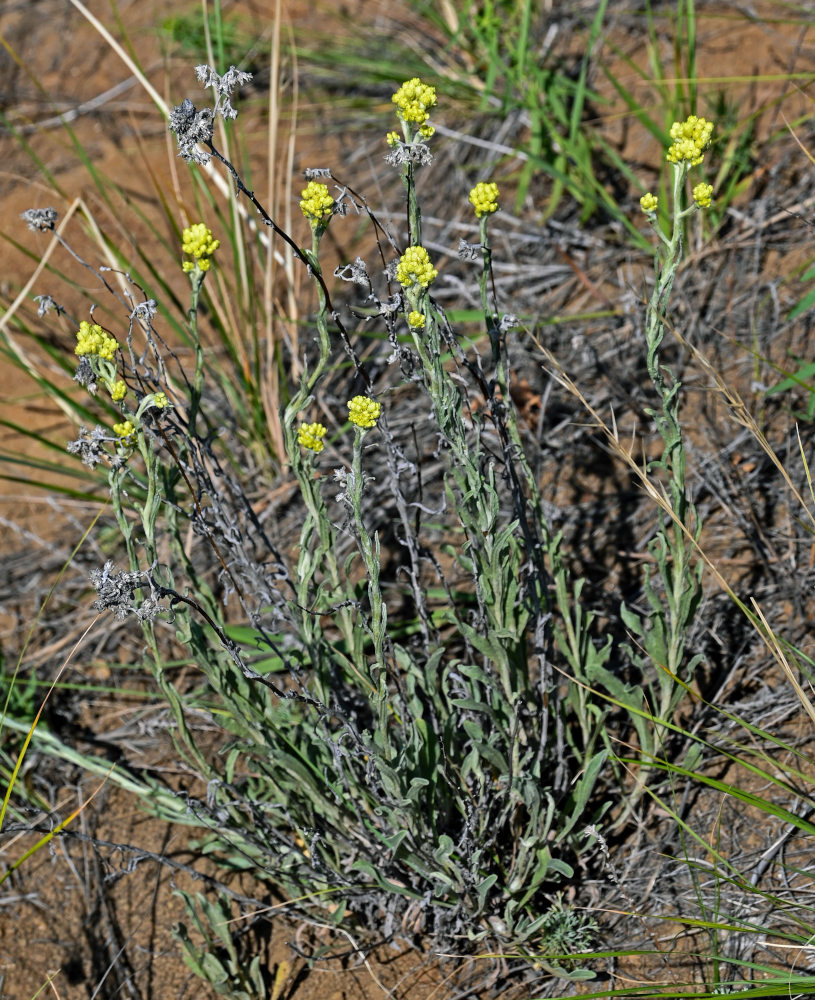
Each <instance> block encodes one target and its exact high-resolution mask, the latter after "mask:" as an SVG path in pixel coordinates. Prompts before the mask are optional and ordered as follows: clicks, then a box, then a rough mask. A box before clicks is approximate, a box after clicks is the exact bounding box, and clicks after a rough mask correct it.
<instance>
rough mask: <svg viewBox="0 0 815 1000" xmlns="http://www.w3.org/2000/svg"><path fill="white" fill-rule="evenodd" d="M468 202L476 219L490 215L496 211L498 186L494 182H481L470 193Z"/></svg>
mask: <svg viewBox="0 0 815 1000" xmlns="http://www.w3.org/2000/svg"><path fill="white" fill-rule="evenodd" d="M469 201H470V204H471V205H472V206H473V208H474V209H475V214H476V218H479V219H480V218H481V217H482V216H484V215H492V213H493V212H497V211H498V185H497V184H496V183H495V182H494V181H481V183H479V184H476V186H475V187H474V188H473V189H472V191H471V192H470V198H469Z"/></svg>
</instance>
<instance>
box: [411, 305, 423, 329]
mask: <svg viewBox="0 0 815 1000" xmlns="http://www.w3.org/2000/svg"><path fill="white" fill-rule="evenodd" d="M407 321H408V326H409V327H411V329H413V330H421V329H422V327H423V326H424V325H425V315H424V313H420V312H417V311H416V310H415V309H414V310H413V311H412V312H410V313H408V318H407Z"/></svg>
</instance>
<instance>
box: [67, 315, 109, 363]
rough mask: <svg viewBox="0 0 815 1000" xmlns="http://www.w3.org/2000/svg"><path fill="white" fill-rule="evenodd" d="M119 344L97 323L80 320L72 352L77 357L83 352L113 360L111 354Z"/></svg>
mask: <svg viewBox="0 0 815 1000" xmlns="http://www.w3.org/2000/svg"><path fill="white" fill-rule="evenodd" d="M118 347H119V345H118V344H117V343H116V341H115V340H114V339H113V337H111V336H110V334H108V333H105V331H104V330H103V329H102V327H101V326H99V324H98V323H94V324H93V325H91V324H90V323H89V322H88V321H87V320H84V319H83V320H82V322H81V323H80V324H79V331H78V332H77V335H76V347H75V348H74V354H76V356H77V357H82V355H83V354H95V355H97V356H98V357H100V358H104V360H105V361H113V355H114V354H115V353H116V350H117V348H118Z"/></svg>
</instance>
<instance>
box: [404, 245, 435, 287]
mask: <svg viewBox="0 0 815 1000" xmlns="http://www.w3.org/2000/svg"><path fill="white" fill-rule="evenodd" d="M438 273H439V272H438V271H437V270H436V268H435V267H433V265H432V264H431V263H430V256H429V254H428V252H427V250H425V248H424V247H408V248H407V250H405V252H404V253H403V254H402V256H401V257H400V258H399V264H398V265H397V268H396V280H397V281H398V282H399V284H400V285H401V286H402V288H413V287H414V286H415V285H421V287H422V288H427V287H428V285H430V283H431V282H432V281H433V280H434V279H435V277H436V275H437V274H438Z"/></svg>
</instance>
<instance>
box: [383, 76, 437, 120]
mask: <svg viewBox="0 0 815 1000" xmlns="http://www.w3.org/2000/svg"><path fill="white" fill-rule="evenodd" d="M391 100H392V101H393V103H394V104H395V105H396V112H397V114H398V115H399V117H400V118H401V119H402V121H403V122H407V123H408V124H411V125H424V123H425V122H426V121H427V119H428V118H429V117H430V109H431V108H433V107H435V106H436V88H435V87H429V86H428V85H427V84H426V83H422V81H421V80H420V79H419V77H418V76H414V77H413V79H412V80H406V81H405V82H404V83H403V84H402V86H401V87H400V88H399V89H398V90H397V91H396V93H395V94H394V95H393V97H392V98H391Z"/></svg>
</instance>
